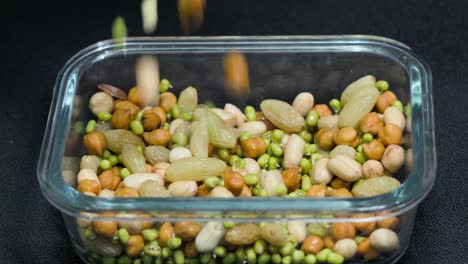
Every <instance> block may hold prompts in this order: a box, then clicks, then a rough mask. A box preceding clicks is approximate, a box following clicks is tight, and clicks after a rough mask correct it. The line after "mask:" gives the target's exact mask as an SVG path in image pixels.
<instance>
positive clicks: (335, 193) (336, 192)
mask: <svg viewBox="0 0 468 264" xmlns="http://www.w3.org/2000/svg"><path fill="white" fill-rule="evenodd" d="M327 196H328V197H353V194H352V193H351V192H350V191H348V190H347V189H345V188H339V189H331V190H327Z"/></svg>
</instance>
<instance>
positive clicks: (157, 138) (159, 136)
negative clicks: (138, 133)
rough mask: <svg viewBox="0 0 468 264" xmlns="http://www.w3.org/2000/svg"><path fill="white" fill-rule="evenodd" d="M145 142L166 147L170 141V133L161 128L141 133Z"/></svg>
mask: <svg viewBox="0 0 468 264" xmlns="http://www.w3.org/2000/svg"><path fill="white" fill-rule="evenodd" d="M143 138H144V139H145V142H146V143H147V144H149V145H156V146H166V145H167V143H169V141H170V140H171V133H169V131H167V130H166V129H163V128H158V129H155V130H153V131H151V132H145V133H143Z"/></svg>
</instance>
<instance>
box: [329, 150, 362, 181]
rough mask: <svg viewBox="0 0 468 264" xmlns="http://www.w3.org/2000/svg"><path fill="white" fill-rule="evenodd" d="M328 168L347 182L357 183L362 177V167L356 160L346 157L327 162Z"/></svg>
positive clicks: (338, 157) (341, 156)
mask: <svg viewBox="0 0 468 264" xmlns="http://www.w3.org/2000/svg"><path fill="white" fill-rule="evenodd" d="M327 168H328V169H329V170H330V172H331V173H333V174H334V175H336V176H337V177H338V178H340V179H342V180H344V181H347V182H354V181H357V180H359V179H360V178H361V176H362V169H361V165H360V164H359V163H358V162H357V161H356V160H354V159H351V158H350V157H347V156H344V155H337V156H336V157H334V158H331V159H330V160H329V161H328V162H327Z"/></svg>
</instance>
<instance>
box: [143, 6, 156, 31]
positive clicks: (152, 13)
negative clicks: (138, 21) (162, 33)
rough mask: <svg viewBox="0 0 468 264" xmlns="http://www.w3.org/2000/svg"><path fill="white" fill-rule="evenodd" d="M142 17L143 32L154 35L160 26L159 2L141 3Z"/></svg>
mask: <svg viewBox="0 0 468 264" xmlns="http://www.w3.org/2000/svg"><path fill="white" fill-rule="evenodd" d="M141 16H142V18H143V31H144V32H145V33H146V34H152V33H154V31H156V28H157V26H158V1H157V0H143V1H142V2H141Z"/></svg>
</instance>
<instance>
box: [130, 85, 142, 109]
mask: <svg viewBox="0 0 468 264" xmlns="http://www.w3.org/2000/svg"><path fill="white" fill-rule="evenodd" d="M128 100H129V101H130V102H131V103H132V104H135V105H139V104H140V102H139V99H138V89H137V87H136V86H135V87H133V88H132V89H130V91H128Z"/></svg>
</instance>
